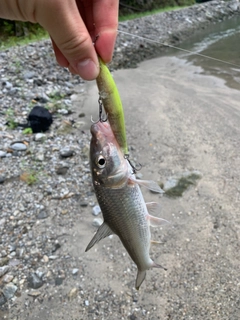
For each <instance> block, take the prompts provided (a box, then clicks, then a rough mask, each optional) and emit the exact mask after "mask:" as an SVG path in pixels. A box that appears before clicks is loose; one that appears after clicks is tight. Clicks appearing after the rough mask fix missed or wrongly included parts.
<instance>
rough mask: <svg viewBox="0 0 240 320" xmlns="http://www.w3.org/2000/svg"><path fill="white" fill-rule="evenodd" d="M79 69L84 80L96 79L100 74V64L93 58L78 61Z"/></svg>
mask: <svg viewBox="0 0 240 320" xmlns="http://www.w3.org/2000/svg"><path fill="white" fill-rule="evenodd" d="M77 71H78V73H79V75H80V76H81V77H82V78H83V79H84V80H94V79H96V78H97V76H98V74H99V66H97V65H96V64H95V63H94V62H93V61H92V60H91V59H85V60H82V61H80V62H78V64H77Z"/></svg>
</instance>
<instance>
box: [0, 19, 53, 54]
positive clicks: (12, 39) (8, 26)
mask: <svg viewBox="0 0 240 320" xmlns="http://www.w3.org/2000/svg"><path fill="white" fill-rule="evenodd" d="M0 20H1V19H0ZM13 23H14V22H12V23H11V22H5V23H4V22H1V24H0V50H6V49H8V48H11V47H14V46H17V45H18V46H22V45H26V44H29V43H31V42H36V41H40V40H43V39H47V38H48V33H47V31H45V30H44V29H43V28H42V27H41V26H40V25H38V24H31V26H30V27H29V25H30V23H26V24H27V27H26V28H23V29H24V32H23V34H22V35H20V36H16V35H15V31H14V24H13Z"/></svg>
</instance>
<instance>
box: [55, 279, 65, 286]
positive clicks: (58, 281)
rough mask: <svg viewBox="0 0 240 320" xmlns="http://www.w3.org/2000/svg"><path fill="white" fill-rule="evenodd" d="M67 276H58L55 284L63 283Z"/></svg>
mask: <svg viewBox="0 0 240 320" xmlns="http://www.w3.org/2000/svg"><path fill="white" fill-rule="evenodd" d="M64 279H65V278H63V277H57V278H55V285H56V286H60V285H61V284H62V283H63V280H64Z"/></svg>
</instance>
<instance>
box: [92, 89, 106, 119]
mask: <svg viewBox="0 0 240 320" xmlns="http://www.w3.org/2000/svg"><path fill="white" fill-rule="evenodd" d="M98 106H99V119H98V120H97V121H94V120H93V118H92V116H91V122H92V123H98V122H99V121H100V122H106V121H107V120H108V115H107V114H106V118H105V119H103V116H102V114H103V103H102V98H101V96H100V94H99V98H98Z"/></svg>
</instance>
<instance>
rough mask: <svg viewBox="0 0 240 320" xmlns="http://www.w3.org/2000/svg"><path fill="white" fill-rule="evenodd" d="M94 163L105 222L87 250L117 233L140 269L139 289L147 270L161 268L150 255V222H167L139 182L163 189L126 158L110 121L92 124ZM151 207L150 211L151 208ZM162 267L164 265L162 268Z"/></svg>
mask: <svg viewBox="0 0 240 320" xmlns="http://www.w3.org/2000/svg"><path fill="white" fill-rule="evenodd" d="M91 134H92V139H91V145H90V163H91V171H92V179H93V185H94V189H95V192H96V196H97V199H98V203H99V205H100V208H101V211H102V214H103V218H104V222H103V224H102V225H101V226H100V227H99V229H98V231H97V232H96V234H95V235H94V237H93V239H92V240H91V241H90V243H89V244H88V246H87V248H86V251H88V250H89V249H91V248H92V247H93V246H94V244H96V243H97V242H98V241H100V240H101V239H103V238H105V237H107V236H109V235H111V234H116V235H118V236H119V238H120V240H121V242H122V244H123V245H124V247H125V248H126V250H127V252H128V253H129V255H130V257H131V258H132V260H133V261H134V262H135V264H136V265H137V268H138V273H137V279H136V283H135V287H136V289H139V287H140V286H141V284H142V282H143V281H144V279H145V276H146V270H148V269H150V268H152V267H156V268H159V267H161V266H160V265H158V264H156V263H155V262H154V261H153V260H152V259H151V258H150V257H149V249H150V242H151V233H150V228H149V225H151V226H159V225H162V224H165V223H166V222H167V221H166V220H164V219H160V218H156V217H153V216H152V215H150V214H149V213H148V211H154V210H155V209H156V208H158V204H157V203H155V202H151V203H145V201H144V199H143V196H142V192H141V189H140V187H139V185H143V186H145V187H147V188H149V189H151V190H153V191H155V192H160V193H162V192H163V190H162V189H161V188H160V187H159V186H158V184H157V183H155V182H154V181H143V180H137V179H136V178H135V175H134V174H133V172H132V171H133V170H132V167H131V166H130V165H129V162H128V161H127V160H126V159H125V157H124V155H123V153H122V151H121V149H120V147H119V145H118V144H117V141H116V139H115V137H114V134H113V132H112V129H111V127H110V125H109V124H108V123H107V122H100V121H99V122H98V123H94V124H93V125H92V126H91ZM148 209H150V210H148ZM161 268H162V267H161Z"/></svg>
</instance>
